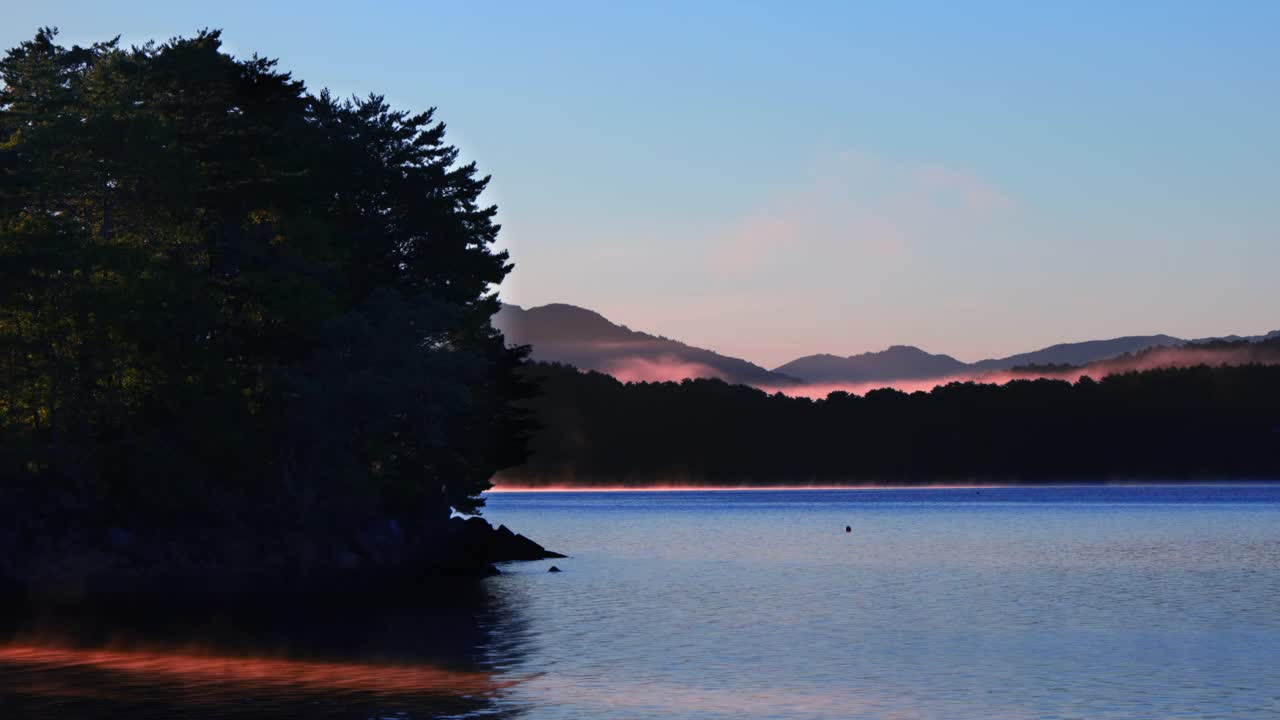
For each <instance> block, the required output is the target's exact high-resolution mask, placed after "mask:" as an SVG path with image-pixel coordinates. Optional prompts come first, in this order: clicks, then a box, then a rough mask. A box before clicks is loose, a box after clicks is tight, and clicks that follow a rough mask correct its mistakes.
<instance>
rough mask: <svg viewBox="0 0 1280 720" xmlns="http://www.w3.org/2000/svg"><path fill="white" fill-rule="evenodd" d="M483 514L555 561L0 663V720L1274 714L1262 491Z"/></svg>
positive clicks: (1273, 529) (536, 507) (526, 501)
mask: <svg viewBox="0 0 1280 720" xmlns="http://www.w3.org/2000/svg"><path fill="white" fill-rule="evenodd" d="M485 515H486V516H487V517H488V518H489V519H490V520H491V521H493V522H494V523H495V524H496V523H505V524H507V525H509V526H510V527H513V528H515V529H516V530H518V531H519V532H522V533H524V534H526V535H528V536H530V537H532V538H534V539H536V540H538V541H539V542H541V543H543V544H544V545H546V546H547V547H548V548H550V549H553V550H557V551H560V552H563V553H566V554H569V555H571V556H572V557H570V558H566V559H563V560H554V561H540V562H533V563H512V564H508V565H506V566H504V567H503V568H502V570H503V574H502V575H501V576H497V577H492V578H488V579H485V580H483V581H480V582H478V583H477V584H476V585H475V586H468V587H467V588H466V589H464V590H459V591H458V592H457V593H450V598H451V600H450V601H449V602H444V603H442V604H433V605H431V606H430V607H424V606H419V605H413V604H410V605H408V606H404V607H398V608H396V609H394V610H388V611H385V612H379V613H376V614H371V615H370V616H367V617H336V618H335V617H320V616H309V615H306V614H289V615H288V616H286V617H274V618H258V619H255V621H254V622H250V623H246V622H245V621H244V620H243V619H236V620H234V621H229V620H223V621H219V622H212V621H211V622H209V623H206V624H204V625H201V626H199V627H195V626H187V625H184V626H182V627H180V628H173V627H169V628H167V629H165V630H163V631H162V632H161V633H160V636H162V637H166V638H169V639H170V641H171V642H169V644H168V645H167V646H166V647H165V649H163V650H154V649H150V650H149V649H146V648H142V649H140V648H139V646H138V645H137V644H136V643H134V644H130V643H121V642H119V641H118V639H115V640H114V641H113V642H110V643H99V644H98V647H105V648H106V649H100V650H96V651H93V652H92V653H91V652H89V651H86V650H77V651H75V652H74V653H70V654H67V655H66V656H65V657H64V656H53V657H51V656H48V655H43V656H42V655H40V653H41V652H44V653H48V652H49V651H47V650H41V649H40V648H39V647H27V646H24V645H22V644H21V642H18V643H17V644H14V643H11V644H10V646H9V647H8V648H7V649H5V650H3V651H0V715H3V716H4V717H20V716H28V715H29V716H39V717H102V718H106V717H134V718H151V717H156V718H159V717H166V718H169V717H194V718H204V717H210V718H212V717H218V718H227V717H246V718H247V717H281V718H284V717H304V718H322V717H323V718H345V717H351V718H372V717H411V718H421V717H453V718H462V717H486V718H493V717H498V718H507V717H510V718H524V719H527V720H551V719H559V718H565V719H568V718H574V719H577V718H619V719H621V718H627V719H629V720H631V719H645V718H655V719H656V718H671V717H678V718H705V719H721V718H723V719H726V720H728V719H730V718H732V719H735V720H737V719H741V718H762V719H763V718H769V719H771V720H773V719H777V720H808V719H816V718H883V719H886V720H887V719H894V720H903V719H910V718H938V719H943V718H945V719H948V720H952V719H956V718H961V719H965V718H974V719H979V718H1010V719H1017V718H1082V719H1085V718H1087V719H1089V720H1097V719H1099V718H1162V719H1165V718H1233V719H1249V718H1268V719H1269V720H1270V719H1273V718H1276V717H1280V602H1278V601H1280V486H1276V485H1268V486H1232V487H1193V486H1182V487H1175V486H1169V487H1119V486H1096V487H1058V488H963V489H911V490H887V489H878V490H820V491H814V490H778V491H691V492H604V493H591V492H547V493H493V494H490V496H489V499H488V508H487V510H486V511H485ZM846 527H849V528H850V530H851V531H850V532H846V531H845V528H846ZM552 564H555V565H557V566H559V567H560V568H561V569H562V570H563V572H562V573H548V572H547V569H548V567H549V566H550V565H552ZM182 633H190V634H191V635H192V637H194V638H197V639H198V643H197V644H198V645H199V648H198V649H190V645H191V643H188V644H187V645H186V646H182V645H180V644H175V643H174V642H172V640H173V639H174V638H175V637H180V636H181V635H182ZM112 637H114V636H112ZM184 647H186V649H183V648H184ZM250 651H252V652H250ZM24 653H25V654H24ZM249 656H252V657H249ZM6 710H7V712H8V714H5V711H6Z"/></svg>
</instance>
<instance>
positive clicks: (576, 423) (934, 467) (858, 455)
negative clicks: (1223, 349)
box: [501, 341, 1280, 485]
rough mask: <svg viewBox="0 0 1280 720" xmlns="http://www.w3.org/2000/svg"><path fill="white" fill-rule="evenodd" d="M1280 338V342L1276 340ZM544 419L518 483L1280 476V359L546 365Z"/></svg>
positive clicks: (515, 472) (542, 374)
mask: <svg viewBox="0 0 1280 720" xmlns="http://www.w3.org/2000/svg"><path fill="white" fill-rule="evenodd" d="M1273 342H1274V341H1273ZM530 372H531V373H532V374H533V375H534V376H536V378H537V380H538V381H539V382H540V383H541V384H542V386H543V394H542V395H541V396H540V397H539V398H538V399H536V400H535V401H533V402H532V403H531V408H532V409H533V410H534V412H535V414H536V416H537V417H538V419H539V421H540V422H541V424H542V427H541V429H540V430H539V431H538V432H537V433H536V434H535V435H534V436H533V439H532V445H531V447H532V455H531V457H530V458H529V460H528V461H527V462H526V463H525V464H524V465H522V466H520V467H517V468H513V469H510V470H507V471H505V472H504V473H503V474H502V481H501V482H505V483H509V484H530V485H550V484H564V483H570V484H582V485H619V484H620V485H652V484H670V483H677V484H679V483H690V484H695V485H697V484H709V485H711V484H721V485H776V484H793V483H801V484H803V483H817V484H834V483H885V484H890V483H892V484H897V483H908V484H911V483H928V482H939V481H948V482H964V481H973V482H981V481H1007V482H1052V481H1056V482H1073V481H1096V480H1101V479H1119V478H1126V479H1139V480H1140V479H1165V480H1177V479H1222V478H1259V477H1272V478H1274V477H1276V476H1277V474H1280V366H1276V365H1264V364H1245V365H1237V366H1209V365H1200V366H1195V367H1183V368H1170V369H1156V370H1148V371H1144V372H1125V373H1119V374H1113V375H1108V376H1105V377H1101V378H1100V379H1097V380H1095V379H1093V378H1091V377H1087V376H1086V377H1083V378H1081V379H1080V380H1079V381H1076V382H1069V381H1066V380H1054V379H1018V380H1013V381H1011V382H1008V383H1006V384H1003V385H996V384H980V383H975V382H955V383H951V384H947V385H943V386H940V387H937V388H935V389H933V390H932V391H931V392H913V393H906V392H901V391H898V390H893V389H882V390H873V391H870V392H868V393H866V394H865V395H851V394H848V393H844V392H835V393H831V394H830V395H828V396H827V397H826V398H822V399H817V400H811V399H808V398H804V397H789V396H786V395H783V394H780V393H775V394H768V393H765V392H763V391H760V390H757V389H754V388H750V387H746V386H741V385H728V384H726V383H723V382H721V381H719V380H708V379H699V380H685V381H683V382H679V383H673V382H668V383H635V384H624V383H621V382H618V381H617V380H615V379H614V378H612V377H609V376H608V375H603V374H600V373H596V372H586V373H583V372H579V371H578V370H576V369H574V368H572V367H569V366H565V365H555V364H537V365H536V366H534V367H533V368H532V369H531V371H530Z"/></svg>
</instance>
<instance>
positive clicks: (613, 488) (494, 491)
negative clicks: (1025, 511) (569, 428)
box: [484, 478, 1280, 495]
mask: <svg viewBox="0 0 1280 720" xmlns="http://www.w3.org/2000/svg"><path fill="white" fill-rule="evenodd" d="M1257 485H1280V478H1274V479H1263V480H1240V479H1232V480H1203V479H1200V480H1185V481H1179V480H1169V479H1163V480H1146V481H1144V480H1099V481H1096V482H1021V483H1018V482H1009V483H974V484H968V483H938V484H927V483H926V484H912V485H906V484H898V485H891V484H885V485H876V484H865V483H864V484H844V485H495V486H493V487H492V488H490V489H488V490H486V491H485V492H484V494H485V495H500V494H511V493H570V492H575V493H584V492H591V493H617V492H713V491H714V492H783V491H791V492H795V491H810V490H985V489H999V488H1071V487H1081V488H1087V487H1248V486H1257Z"/></svg>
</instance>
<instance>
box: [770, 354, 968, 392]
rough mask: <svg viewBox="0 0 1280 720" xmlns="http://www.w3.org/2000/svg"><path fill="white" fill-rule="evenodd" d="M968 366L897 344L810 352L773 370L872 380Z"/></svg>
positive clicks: (813, 378) (819, 379)
mask: <svg viewBox="0 0 1280 720" xmlns="http://www.w3.org/2000/svg"><path fill="white" fill-rule="evenodd" d="M968 368H969V365H968V364H967V363H964V362H961V361H959V360H957V359H955V358H953V357H951V356H950V355H933V354H931V353H927V352H925V351H924V350H921V349H920V348H918V347H913V346H911V345H894V346H892V347H890V348H889V349H887V350H881V351H880V352H868V353H862V354H861V355H850V356H849V357H840V356H838V355H826V354H823V355H807V356H805V357H802V358H797V359H795V360H792V361H791V362H789V363H787V364H785V365H779V366H778V367H777V368H775V369H774V372H778V373H783V374H786V375H790V376H793V377H798V378H800V379H802V380H804V381H806V382H813V383H827V382H832V383H834V382H867V381H871V380H916V379H923V378H934V377H943V376H946V375H951V374H954V373H959V372H964V371H965V370H967V369H968Z"/></svg>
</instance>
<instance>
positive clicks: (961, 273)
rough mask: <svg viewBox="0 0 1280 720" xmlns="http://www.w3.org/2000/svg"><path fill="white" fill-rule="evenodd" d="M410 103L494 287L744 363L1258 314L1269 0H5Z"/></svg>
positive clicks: (98, 30)
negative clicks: (436, 144) (459, 163)
mask: <svg viewBox="0 0 1280 720" xmlns="http://www.w3.org/2000/svg"><path fill="white" fill-rule="evenodd" d="M3 15H4V22H3V23H0V43H2V44H3V45H4V47H5V48H9V47H12V46H14V45H16V44H17V43H19V42H21V41H22V40H25V39H28V38H30V37H31V36H32V35H34V33H35V30H36V28H38V27H39V26H42V25H52V26H57V27H58V28H60V30H61V31H62V32H61V36H60V39H61V41H62V42H63V43H64V44H73V43H80V44H85V43H89V42H92V41H95V40H102V39H106V38H110V37H113V36H116V35H120V36H121V38H122V41H123V42H125V43H126V44H129V43H142V42H145V41H146V40H148V39H152V38H154V39H159V40H164V39H167V38H170V37H172V36H175V35H189V34H192V33H194V32H195V31H197V30H199V29H201V28H206V27H208V28H221V29H222V30H223V37H224V41H225V43H226V47H227V49H228V51H229V52H231V53H233V54H235V55H237V56H242V57H247V56H249V55H251V54H253V53H258V54H260V55H263V56H267V57H276V58H279V59H280V64H281V67H282V68H284V69H286V70H289V71H292V72H293V73H294V74H295V76H296V77H299V78H301V79H302V80H304V81H306V83H307V85H308V87H309V88H310V89H312V90H315V91H318V90H320V89H321V88H325V87H327V88H329V89H330V90H332V91H333V92H335V93H338V94H341V95H350V94H359V95H365V94H368V93H370V92H376V93H379V94H384V95H386V97H387V98H388V100H389V101H390V102H391V103H392V104H393V105H395V106H397V107H399V108H403V109H408V110H420V109H425V108H428V107H433V106H434V107H437V108H438V117H439V118H440V119H442V120H444V121H445V122H446V123H447V125H448V127H449V138H450V140H451V141H452V142H453V143H455V144H456V145H457V146H458V147H459V148H460V149H461V151H462V154H463V156H464V158H465V159H467V160H474V161H475V162H476V163H477V164H478V166H479V168H480V170H481V171H482V172H484V173H487V174H491V175H492V176H493V180H492V183H491V185H490V189H489V191H488V199H489V200H490V201H492V202H494V203H496V204H497V205H498V207H499V218H500V222H501V223H502V225H503V231H502V239H501V244H502V247H503V248H504V249H506V250H508V251H509V252H510V253H511V256H512V260H513V261H514V263H515V266H516V269H515V271H514V272H513V273H512V274H511V276H510V277H509V278H508V279H507V281H506V282H505V283H503V285H502V286H501V287H500V288H499V292H500V294H501V297H502V298H503V299H504V300H505V301H507V302H512V303H517V304H520V305H524V306H526V307H527V306H533V305H541V304H545V303H550V302H567V303H571V304H575V305H580V306H584V307H589V308H592V309H594V310H596V311H599V312H601V313H602V314H604V315H605V316H606V317H609V318H610V319H612V320H614V321H616V322H620V323H624V324H626V325H628V326H630V327H631V328H633V329H639V330H645V331H649V332H654V333H659V334H662V335H665V336H667V337H673V338H676V339H679V340H683V341H686V342H689V343H691V344H695V345H699V346H702V347H709V348H712V349H715V350H717V351H719V352H723V353H726V354H730V355H735V356H738V357H744V358H747V359H749V360H752V361H754V362H757V363H760V364H762V365H765V366H768V367H774V366H776V365H779V364H782V363H784V362H786V361H788V360H790V359H793V358H795V357H798V356H801V355H807V354H812V353H818V352H827V353H834V354H839V355H846V354H853V353H858V352H864V351H870V350H879V349H883V348H884V347H886V346H888V345H892V344H911V345H916V346H919V347H922V348H924V349H926V350H929V351H931V352H945V353H948V354H951V355H954V356H956V357H958V358H960V359H962V360H969V361H972V360H978V359H981V358H985V357H995V356H1003V355H1008V354H1012V353H1015V352H1021V351H1026V350H1031V349H1035V348H1039V347H1043V346H1045V345H1049V344H1053V343H1057V342H1067V341H1076V340H1088V339H1097V338H1107V337H1115V336H1120V335H1137V334H1151V333H1169V334H1172V335H1178V336H1182V337H1204V336H1214V335H1226V334H1232V333H1236V334H1256V333H1261V332H1266V331H1270V330H1275V329H1280V293H1277V292H1276V290H1275V287H1276V285H1277V283H1276V279H1275V277H1276V269H1277V268H1278V267H1280V176H1278V175H1277V173H1278V172H1280V139H1278V138H1277V134H1276V133H1277V129H1278V128H1280V83H1278V82H1276V78H1277V77H1278V76H1280V3H1275V2H1269V1H1261V0H1260V1H1258V2H1238V1H1234V0H1224V1H1223V2H1213V3H1209V2H1185V3H1184V2H1173V1H1166V2H1138V1H1136V0H1135V1H1130V2H1124V3H1115V2H1070V3H1068V2H1057V3H1048V2H1045V3H1026V2H1013V1H1010V2H976V1H974V2H963V3H957V2H910V1H905V0H904V1H901V2H874V3H873V2H831V3H824V2H816V1H814V2H802V3H784V2H713V1H711V0H706V1H703V2H697V3H687V2H658V1H646V2H634V3H622V2H617V3H614V2H607V3H603V2H541V3H527V2H500V3H494V2H479V1H472V2H458V3H444V2H441V3H427V2H407V1H406V2H378V3H350V2H348V3H326V2H307V3H286V2H261V1H259V2H234V1H224V2H217V3H214V2H205V3H174V2H127V1H116V2H111V3H100V2H54V1H51V0H45V1H43V2H24V1H22V0H9V2H7V3H6V7H5V10H4V13H3Z"/></svg>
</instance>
